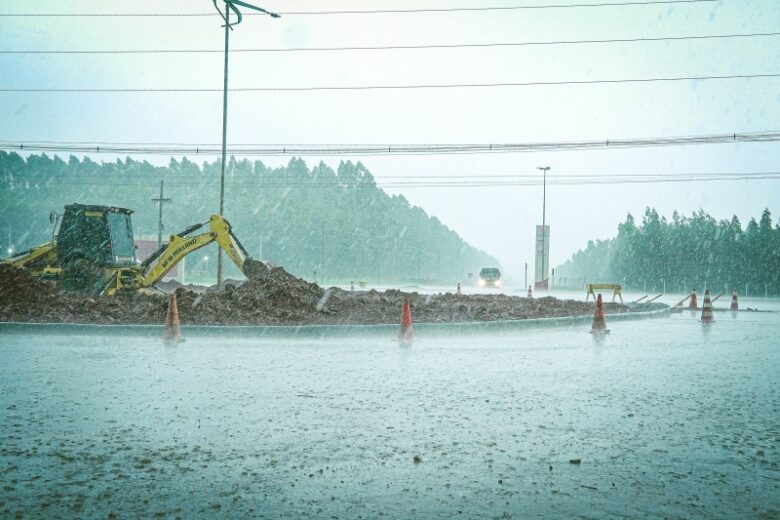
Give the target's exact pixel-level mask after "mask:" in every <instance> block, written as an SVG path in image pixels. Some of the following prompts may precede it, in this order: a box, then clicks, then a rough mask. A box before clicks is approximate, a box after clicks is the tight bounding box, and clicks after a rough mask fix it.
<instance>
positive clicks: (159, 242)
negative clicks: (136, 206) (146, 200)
mask: <svg viewBox="0 0 780 520" xmlns="http://www.w3.org/2000/svg"><path fill="white" fill-rule="evenodd" d="M163 183H164V181H160V197H159V198H157V199H152V202H156V203H157V204H159V205H160V217H159V219H158V220H157V247H158V248H159V247H160V246H162V232H163V223H162V210H163V204H165V203H167V202H172V200H171V199H170V198H168V199H166V198H165V197H163Z"/></svg>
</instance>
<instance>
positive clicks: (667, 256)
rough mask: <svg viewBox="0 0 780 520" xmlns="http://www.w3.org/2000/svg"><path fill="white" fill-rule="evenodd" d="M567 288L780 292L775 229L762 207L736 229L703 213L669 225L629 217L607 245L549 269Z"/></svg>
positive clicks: (650, 216) (651, 217) (652, 216)
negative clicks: (606, 285) (608, 285)
mask: <svg viewBox="0 0 780 520" xmlns="http://www.w3.org/2000/svg"><path fill="white" fill-rule="evenodd" d="M556 276H557V277H559V278H560V277H568V281H567V285H569V286H571V285H572V283H581V281H585V282H586V283H587V282H598V281H609V282H613V283H622V284H623V285H626V286H628V287H629V288H634V289H638V290H642V289H646V290H648V291H661V290H663V288H664V284H665V287H666V290H667V291H669V292H672V291H675V292H677V291H679V292H686V291H690V290H691V288H693V287H696V288H698V289H699V290H703V288H704V287H705V284H706V286H707V287H710V288H712V289H714V290H717V291H720V290H726V291H729V290H732V289H737V290H739V292H740V293H742V294H744V292H745V289H746V286H747V292H748V293H749V294H753V295H760V296H763V295H764V294H765V293H766V294H768V295H770V296H777V295H778V294H780V225H773V224H772V215H771V213H770V212H769V210H768V209H765V210H764V211H763V213H762V214H761V217H760V218H759V219H758V221H756V219H755V218H752V219H750V221H749V222H748V224H747V226H745V227H744V228H743V226H742V223H741V222H740V221H739V219H738V218H737V217H736V216H733V217H732V218H731V219H730V220H716V219H714V218H713V217H711V216H710V215H708V214H707V213H705V212H704V211H703V210H699V211H697V212H696V213H694V214H692V215H691V216H689V217H686V216H681V215H679V214H678V213H677V212H674V213H673V214H672V218H671V220H667V219H666V218H665V217H661V216H659V215H658V213H657V212H656V210H655V209H651V208H647V209H646V210H645V213H644V215H643V216H642V221H641V223H640V224H639V225H637V223H636V221H635V220H634V217H633V216H631V215H630V214H629V215H628V216H627V217H626V220H625V222H623V223H622V224H620V225H619V226H618V234H617V236H616V237H615V238H613V239H609V240H604V241H601V240H596V241H589V242H588V245H587V247H586V248H585V249H584V250H580V251H577V252H576V253H574V255H572V258H571V259H570V260H568V261H567V262H566V263H564V264H563V265H561V266H559V267H557V268H556Z"/></svg>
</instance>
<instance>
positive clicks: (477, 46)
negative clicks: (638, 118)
mask: <svg viewBox="0 0 780 520" xmlns="http://www.w3.org/2000/svg"><path fill="white" fill-rule="evenodd" d="M773 36H780V32H770V33H743V34H711V35H701V36H659V37H653V38H610V39H604V40H557V41H535V42H493V43H452V44H446V43H444V44H422V45H377V46H356V47H293V48H281V47H275V48H274V47H269V48H254V49H230V52H231V53H262V52H344V51H390V50H423V49H481V48H492V47H526V46H545V45H587V44H609V43H642V42H666V41H688V40H714V39H733V38H758V37H773ZM223 52H224V49H114V50H0V54H222V53H223Z"/></svg>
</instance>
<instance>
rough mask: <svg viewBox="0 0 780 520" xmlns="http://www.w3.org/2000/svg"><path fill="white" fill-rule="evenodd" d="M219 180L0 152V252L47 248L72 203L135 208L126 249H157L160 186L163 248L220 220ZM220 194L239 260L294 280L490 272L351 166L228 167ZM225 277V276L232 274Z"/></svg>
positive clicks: (440, 228)
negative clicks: (151, 243)
mask: <svg viewBox="0 0 780 520" xmlns="http://www.w3.org/2000/svg"><path fill="white" fill-rule="evenodd" d="M220 170H221V163H220V161H219V160H216V161H214V162H208V161H204V162H203V163H202V164H201V165H198V164H196V163H194V162H192V161H190V160H189V159H187V158H186V157H184V158H182V159H181V160H176V159H171V160H170V163H169V164H168V166H155V165H152V164H150V163H148V162H147V161H136V160H133V159H131V158H129V157H128V158H127V159H125V160H117V161H116V162H100V163H98V162H95V161H93V160H91V159H90V158H89V157H84V158H83V159H78V158H76V157H74V156H71V157H69V158H68V159H67V161H65V160H63V159H62V158H60V157H58V156H56V155H55V156H53V157H49V156H48V155H46V154H41V155H30V156H28V157H26V158H25V157H21V156H20V155H19V154H17V153H14V152H10V153H9V152H1V151H0V220H1V221H2V222H3V224H4V226H6V229H3V234H2V235H0V243H6V242H8V239H9V236H10V242H9V243H8V244H7V247H12V248H13V249H15V250H17V251H18V250H21V249H23V248H26V247H31V246H33V245H36V244H38V243H41V242H44V241H46V240H50V239H51V235H52V225H51V224H50V222H49V213H50V211H52V210H55V211H59V212H61V211H62V208H63V207H64V206H65V205H66V204H70V203H74V202H79V203H84V204H100V205H111V206H119V207H126V208H130V209H133V210H134V211H135V213H134V214H133V226H134V233H135V235H136V238H138V237H141V236H143V237H144V238H153V239H156V237H157V227H158V223H157V218H158V206H157V205H156V203H155V202H153V201H152V199H153V198H156V197H157V196H158V195H159V189H160V181H164V184H165V197H170V198H172V202H171V203H168V204H165V206H164V209H163V212H164V226H165V232H164V234H163V237H164V238H163V240H164V241H166V240H167V236H168V235H170V234H171V233H172V232H178V231H181V230H183V229H185V228H186V227H187V226H189V225H191V224H194V223H197V222H205V221H207V220H208V218H209V215H211V214H212V213H217V212H218V210H219V179H220ZM225 194H226V195H225V218H227V219H228V220H229V221H230V223H231V224H232V226H233V229H234V231H235V233H236V235H237V236H238V237H239V239H240V240H241V242H242V244H243V245H244V246H245V247H246V249H247V250H248V251H249V253H250V254H251V255H252V256H253V257H255V258H261V259H263V260H267V261H271V262H273V263H275V264H277V265H281V266H283V267H284V268H285V269H287V270H288V271H290V272H292V273H294V274H296V275H298V276H304V277H306V278H312V277H314V273H315V271H316V273H317V277H318V278H319V279H321V280H322V279H325V280H331V281H344V280H356V281H358V280H361V279H367V280H369V281H418V282H434V281H435V282H447V283H454V282H455V281H456V280H463V279H465V278H466V273H468V272H475V271H479V268H480V267H482V266H485V265H497V264H498V262H497V260H496V259H495V258H493V257H492V256H490V255H488V254H487V253H485V252H484V251H481V250H478V249H476V248H474V247H473V246H471V245H469V244H467V243H466V242H465V241H464V240H463V239H462V238H461V237H460V236H459V235H458V234H457V233H455V232H454V231H453V230H451V229H449V228H448V227H447V226H445V225H444V224H443V223H442V222H441V221H439V219H437V218H436V217H435V216H431V215H428V214H427V213H426V212H425V211H424V210H423V209H422V208H420V207H417V206H412V205H411V204H410V203H409V202H408V201H407V200H406V198H404V197H403V196H402V195H392V196H391V195H388V194H387V193H385V192H384V191H383V190H382V189H381V188H380V187H378V186H377V184H376V182H375V181H374V177H373V176H372V175H371V173H370V172H369V170H368V169H367V168H366V167H365V166H364V165H363V164H361V163H360V162H357V163H352V162H349V161H347V162H343V161H342V162H340V163H339V165H338V167H337V168H336V169H335V170H334V169H332V168H331V167H329V166H328V165H327V164H325V163H323V162H320V163H319V164H317V165H315V166H314V167H312V168H309V167H308V166H307V164H306V163H305V162H304V161H303V160H302V159H299V158H293V159H291V160H290V161H289V163H288V164H287V165H286V166H284V167H278V168H271V167H268V166H266V165H265V164H263V163H262V162H261V161H249V160H246V159H244V160H236V159H235V158H231V159H230V161H229V163H228V165H227V168H226V180H225ZM3 235H5V236H3ZM209 247H214V246H209ZM191 256H192V255H191ZM205 256H206V255H205V254H204V255H196V258H188V259H187V266H188V269H201V270H202V269H204V268H205V267H206V266H208V268H209V270H210V271H213V270H214V264H215V262H214V261H213V258H214V255H210V256H211V257H212V261H211V262H208V261H207V260H206V259H205ZM204 261H205V262H206V266H204V265H203V262H204ZM229 267H230V270H229V271H228V272H227V274H228V275H237V274H238V272H237V270H235V269H233V268H232V266H229Z"/></svg>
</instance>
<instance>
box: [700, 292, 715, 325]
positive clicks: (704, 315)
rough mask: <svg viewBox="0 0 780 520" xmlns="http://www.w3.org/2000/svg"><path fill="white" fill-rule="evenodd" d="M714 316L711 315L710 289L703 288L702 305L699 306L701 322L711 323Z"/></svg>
mask: <svg viewBox="0 0 780 520" xmlns="http://www.w3.org/2000/svg"><path fill="white" fill-rule="evenodd" d="M714 321H715V318H714V317H713V316H712V302H711V301H710V290H709V289H704V305H702V308H701V322H702V323H712V322H714Z"/></svg>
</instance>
